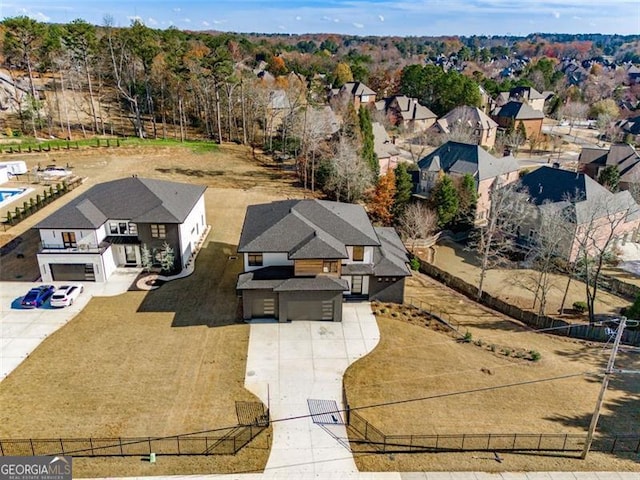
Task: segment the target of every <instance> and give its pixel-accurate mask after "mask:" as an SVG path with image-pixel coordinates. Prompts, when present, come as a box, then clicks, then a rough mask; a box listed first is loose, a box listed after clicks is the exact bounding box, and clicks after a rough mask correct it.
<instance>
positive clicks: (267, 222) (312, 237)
mask: <svg viewBox="0 0 640 480" xmlns="http://www.w3.org/2000/svg"><path fill="white" fill-rule="evenodd" d="M379 244H380V242H379V240H378V237H377V235H376V232H375V231H374V229H373V227H372V226H371V222H370V221H369V218H368V217H367V214H366V212H365V211H364V209H363V208H362V207H361V206H359V205H352V204H348V203H339V202H329V201H324V200H283V201H278V202H272V203H266V204H261V205H251V206H249V207H248V208H247V214H246V216H245V220H244V225H243V227H242V234H241V235H240V241H239V243H238V252H241V253H242V252H261V253H263V252H282V253H287V254H288V255H289V258H296V259H301V258H348V255H347V249H346V246H347V245H369V246H372V245H373V246H377V245H379Z"/></svg>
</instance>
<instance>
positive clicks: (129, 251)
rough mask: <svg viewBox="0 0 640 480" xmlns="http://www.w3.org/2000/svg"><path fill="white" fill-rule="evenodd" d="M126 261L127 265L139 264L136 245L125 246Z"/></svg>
mask: <svg viewBox="0 0 640 480" xmlns="http://www.w3.org/2000/svg"><path fill="white" fill-rule="evenodd" d="M124 263H125V264H127V265H137V263H138V259H137V257H136V246H135V245H125V246H124Z"/></svg>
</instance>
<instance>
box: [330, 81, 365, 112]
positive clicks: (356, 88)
mask: <svg viewBox="0 0 640 480" xmlns="http://www.w3.org/2000/svg"><path fill="white" fill-rule="evenodd" d="M332 96H338V97H339V98H341V99H344V100H345V101H347V100H350V101H352V102H353V106H354V107H355V109H356V110H358V109H359V108H360V106H361V105H362V106H365V107H366V106H368V105H371V106H373V105H375V103H376V92H374V91H373V90H371V89H370V88H369V87H367V86H366V85H365V84H364V83H362V82H347V83H345V84H344V85H343V86H342V87H340V88H339V89H337V90H335V89H334V90H332Z"/></svg>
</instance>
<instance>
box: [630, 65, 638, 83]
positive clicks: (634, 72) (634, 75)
mask: <svg viewBox="0 0 640 480" xmlns="http://www.w3.org/2000/svg"><path fill="white" fill-rule="evenodd" d="M627 77H628V78H629V85H634V84H636V83H640V67H638V66H637V65H633V64H630V65H629V67H628V68H627Z"/></svg>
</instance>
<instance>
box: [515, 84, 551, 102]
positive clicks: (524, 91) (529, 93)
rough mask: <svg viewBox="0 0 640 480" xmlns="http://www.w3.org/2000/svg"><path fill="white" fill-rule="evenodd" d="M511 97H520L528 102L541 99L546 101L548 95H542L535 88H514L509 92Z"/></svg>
mask: <svg viewBox="0 0 640 480" xmlns="http://www.w3.org/2000/svg"><path fill="white" fill-rule="evenodd" d="M509 95H510V96H511V97H520V98H524V99H526V100H538V99H540V98H544V99H546V98H547V97H546V95H544V94H542V93H540V92H539V91H537V90H536V89H535V88H533V87H513V88H512V89H511V90H510V91H509Z"/></svg>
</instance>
